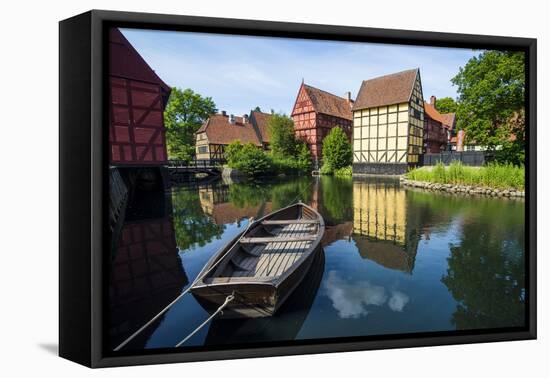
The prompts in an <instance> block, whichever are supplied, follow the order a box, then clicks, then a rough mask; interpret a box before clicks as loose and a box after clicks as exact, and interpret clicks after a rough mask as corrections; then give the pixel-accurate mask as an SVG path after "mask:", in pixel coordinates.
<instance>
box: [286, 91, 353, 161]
mask: <svg viewBox="0 0 550 378" xmlns="http://www.w3.org/2000/svg"><path fill="white" fill-rule="evenodd" d="M352 105H353V101H352V99H351V94H350V93H349V92H348V93H347V95H346V97H345V98H344V97H339V96H336V95H334V94H332V93H329V92H326V91H323V90H321V89H318V88H314V87H312V86H310V85H306V84H304V83H302V85H301V86H300V89H299V90H298V96H297V97H296V101H295V103H294V108H293V109H292V113H291V117H292V120H293V121H294V130H295V133H296V137H298V138H299V139H301V140H303V141H304V142H306V143H307V145H308V147H309V150H310V151H311V155H312V157H313V159H314V161H315V162H316V163H318V162H319V160H321V158H322V156H321V154H322V149H323V139H324V138H325V137H326V136H327V134H328V133H329V131H330V130H331V129H332V128H333V127H340V128H341V129H342V130H343V131H344V132H345V133H346V135H347V136H348V138H349V139H350V140H351V133H352V119H353V117H352V114H351V107H352Z"/></svg>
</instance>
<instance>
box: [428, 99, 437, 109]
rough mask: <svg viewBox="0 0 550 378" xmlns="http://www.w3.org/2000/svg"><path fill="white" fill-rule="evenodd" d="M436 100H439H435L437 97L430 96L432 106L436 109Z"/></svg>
mask: <svg viewBox="0 0 550 378" xmlns="http://www.w3.org/2000/svg"><path fill="white" fill-rule="evenodd" d="M436 100H437V99H436V98H435V96H430V104H432V105H433V106H434V108H435V101H436Z"/></svg>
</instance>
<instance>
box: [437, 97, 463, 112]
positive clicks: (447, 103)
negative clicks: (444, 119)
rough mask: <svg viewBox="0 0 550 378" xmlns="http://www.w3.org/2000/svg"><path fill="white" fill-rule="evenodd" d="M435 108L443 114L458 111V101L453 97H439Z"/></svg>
mask: <svg viewBox="0 0 550 378" xmlns="http://www.w3.org/2000/svg"><path fill="white" fill-rule="evenodd" d="M435 108H436V109H437V111H438V112H440V113H442V114H444V113H456V110H457V109H458V103H457V102H456V101H455V100H454V99H453V98H452V97H443V98H438V99H437V101H436V102H435Z"/></svg>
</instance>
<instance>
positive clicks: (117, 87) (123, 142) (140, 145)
mask: <svg viewBox="0 0 550 378" xmlns="http://www.w3.org/2000/svg"><path fill="white" fill-rule="evenodd" d="M170 91H171V88H170V87H169V86H168V85H166V83H164V82H163V81H162V80H161V79H160V78H159V77H158V75H157V74H156V73H155V71H153V69H152V68H151V67H149V65H148V64H147V62H145V60H144V59H143V58H142V57H141V56H140V55H139V53H138V52H137V51H136V49H134V47H133V46H132V45H131V44H130V42H128V40H127V39H126V38H125V37H124V36H123V35H122V33H121V32H120V30H118V29H117V28H111V29H110V31H109V120H110V127H109V147H110V148H109V160H110V164H111V165H112V166H117V167H121V166H125V167H154V166H162V165H164V164H166V161H167V153H166V137H165V134H166V131H165V128H164V119H163V112H164V108H165V106H166V103H167V102H168V97H169V95H170Z"/></svg>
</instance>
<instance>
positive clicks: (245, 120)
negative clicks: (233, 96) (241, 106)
mask: <svg viewBox="0 0 550 378" xmlns="http://www.w3.org/2000/svg"><path fill="white" fill-rule="evenodd" d="M243 123H248V114H243Z"/></svg>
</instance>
